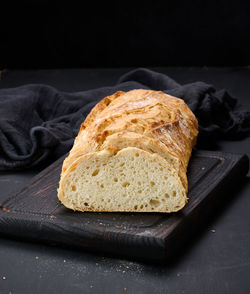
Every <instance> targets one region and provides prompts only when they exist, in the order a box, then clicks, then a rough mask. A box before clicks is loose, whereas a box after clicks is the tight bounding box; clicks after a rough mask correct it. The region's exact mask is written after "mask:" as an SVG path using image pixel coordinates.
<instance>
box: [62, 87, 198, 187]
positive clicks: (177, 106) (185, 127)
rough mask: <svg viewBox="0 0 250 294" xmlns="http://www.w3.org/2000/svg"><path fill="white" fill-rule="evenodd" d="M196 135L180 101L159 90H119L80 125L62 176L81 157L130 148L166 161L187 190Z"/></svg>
mask: <svg viewBox="0 0 250 294" xmlns="http://www.w3.org/2000/svg"><path fill="white" fill-rule="evenodd" d="M197 135H198V122H197V119H196V117H195V116H194V114H193V113H192V111H191V110H190V109H189V108H188V106H187V105H186V104H185V102H184V101H183V100H182V99H179V98H175V97H172V96H170V95H167V94H165V93H163V92H161V91H152V90H141V89H139V90H132V91H129V92H121V91H119V92H116V93H115V94H113V95H111V96H108V97H105V98H104V99H102V100H101V101H100V102H99V103H98V104H97V105H96V106H95V107H94V108H93V109H92V111H91V112H90V114H89V115H88V117H87V118H86V120H85V121H84V122H83V123H82V125H81V128H80V131H79V134H78V136H77V137H76V139H75V143H74V146H73V148H72V149H71V151H70V154H69V156H68V157H67V158H66V159H65V161H64V164H63V170H62V175H63V173H64V172H65V171H66V169H67V168H68V167H69V166H70V165H71V164H72V163H73V162H74V161H75V160H76V159H77V158H78V157H79V156H81V155H84V154H87V153H92V152H96V151H101V150H103V149H107V148H115V149H117V150H120V149H122V148H125V147H128V146H131V147H137V148H140V149H143V150H145V151H149V152H152V153H154V152H155V153H158V154H159V155H160V156H162V157H163V158H165V159H166V160H167V161H168V162H170V163H171V164H172V165H173V167H174V168H175V169H176V171H177V173H178V175H179V177H180V179H181V182H182V184H183V186H184V188H185V190H186V191H187V187H188V184H187V178H186V171H187V165H188V162H189V158H190V156H191V152H192V148H193V146H194V145H195V143H196V137H197Z"/></svg>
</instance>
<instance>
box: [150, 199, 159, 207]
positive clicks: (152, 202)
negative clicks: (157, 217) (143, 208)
mask: <svg viewBox="0 0 250 294" xmlns="http://www.w3.org/2000/svg"><path fill="white" fill-rule="evenodd" d="M149 204H150V205H151V206H153V207H158V206H159V205H160V201H159V200H155V199H151V200H150V201H149ZM152 209H153V208H152Z"/></svg>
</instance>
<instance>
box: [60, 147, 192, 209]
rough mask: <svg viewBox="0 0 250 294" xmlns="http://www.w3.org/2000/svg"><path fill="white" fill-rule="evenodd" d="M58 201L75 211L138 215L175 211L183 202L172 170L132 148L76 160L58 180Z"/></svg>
mask: <svg viewBox="0 0 250 294" xmlns="http://www.w3.org/2000/svg"><path fill="white" fill-rule="evenodd" d="M58 197H59V199H60V200H61V202H62V203H63V204H64V205H65V206H66V207H68V208H71V209H74V210H79V211H141V212H173V211H178V210H180V209H181V208H182V207H183V206H184V205H185V203H186V199H187V198H186V191H185V189H184V187H183V185H182V184H181V181H180V178H179V176H178V173H177V172H176V170H175V169H173V168H172V166H171V165H170V164H169V163H168V162H167V161H166V160H165V159H164V158H162V157H161V156H159V155H158V154H156V153H154V154H151V153H149V152H147V151H144V150H141V149H138V148H135V147H127V148H123V149H121V150H120V151H118V152H117V151H115V150H114V149H110V150H108V149H106V150H102V151H99V152H94V153H89V154H86V155H83V156H80V157H78V159H77V160H75V161H74V162H73V163H72V164H71V166H70V167H69V168H68V169H67V171H66V173H65V174H64V175H63V177H62V178H61V182H60V188H59V190H58Z"/></svg>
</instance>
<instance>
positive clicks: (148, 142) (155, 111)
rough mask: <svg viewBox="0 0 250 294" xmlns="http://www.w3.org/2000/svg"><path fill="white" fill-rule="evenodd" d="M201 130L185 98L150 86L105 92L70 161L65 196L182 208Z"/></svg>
mask: <svg viewBox="0 0 250 294" xmlns="http://www.w3.org/2000/svg"><path fill="white" fill-rule="evenodd" d="M197 134H198V123H197V120H196V118H195V116H194V114H193V113H192V111H191V110H190V109H189V108H188V106H187V105H186V104H185V103H184V101H183V100H181V99H179V98H175V97H172V96H169V95H167V94H165V93H163V92H160V91H151V90H132V91H129V92H116V93H115V94H113V95H112V96H108V97H105V98H104V99H102V100H101V101H100V102H99V103H98V104H97V105H96V106H95V107H94V108H93V109H92V111H91V112H90V114H89V115H88V117H87V118H86V120H85V121H84V122H83V123H82V125H81V128H80V131H79V134H78V136H77V137H76V139H75V142H74V146H73V148H72V149H71V151H70V154H69V156H68V157H67V158H66V159H65V161H64V163H63V167H62V173H61V179H60V183H59V189H58V198H59V199H60V201H61V202H62V204H63V205H65V206H66V207H68V208H70V209H73V210H78V211H134V212H135V211H137V212H139V211H140V212H142V211H143V212H174V211H178V210H180V209H181V208H183V206H184V205H185V203H186V202H187V190H188V183H187V176H186V172H187V166H188V162H189V159H190V156H191V152H192V148H193V146H194V145H195V143H196V138H197Z"/></svg>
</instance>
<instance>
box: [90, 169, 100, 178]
mask: <svg viewBox="0 0 250 294" xmlns="http://www.w3.org/2000/svg"><path fill="white" fill-rule="evenodd" d="M98 174H99V169H96V170H95V171H93V173H92V177H95V176H96V175H98Z"/></svg>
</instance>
